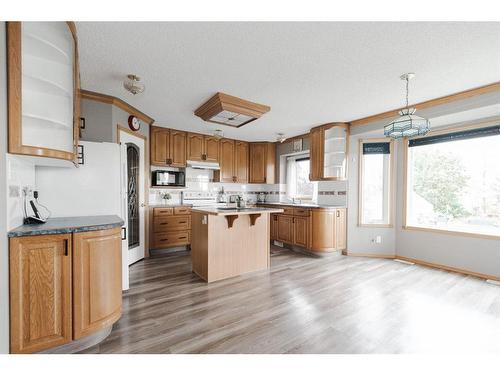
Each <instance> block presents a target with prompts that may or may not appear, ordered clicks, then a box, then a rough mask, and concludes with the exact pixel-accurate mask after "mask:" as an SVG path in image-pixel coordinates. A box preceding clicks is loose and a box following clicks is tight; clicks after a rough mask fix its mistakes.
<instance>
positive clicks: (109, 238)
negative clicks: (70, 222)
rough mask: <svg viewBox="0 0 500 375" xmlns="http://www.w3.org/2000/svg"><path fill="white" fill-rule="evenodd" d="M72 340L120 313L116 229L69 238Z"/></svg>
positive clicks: (120, 269)
mask: <svg viewBox="0 0 500 375" xmlns="http://www.w3.org/2000/svg"><path fill="white" fill-rule="evenodd" d="M73 249H74V253H73V259H74V261H73V337H74V338H75V339H79V338H81V337H84V336H87V335H90V334H92V333H95V332H97V331H99V330H101V329H103V328H105V327H107V326H109V325H110V324H113V323H114V322H116V321H117V320H118V319H119V318H120V316H121V311H122V272H121V271H122V266H121V257H122V251H121V235H120V228H115V229H108V230H102V231H93V232H82V233H75V234H74V235H73Z"/></svg>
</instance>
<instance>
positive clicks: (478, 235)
mask: <svg viewBox="0 0 500 375" xmlns="http://www.w3.org/2000/svg"><path fill="white" fill-rule="evenodd" d="M403 230H413V231H421V232H430V233H439V234H446V235H450V236H460V237H475V238H484V239H489V240H500V235H498V236H496V235H493V234H482V233H472V232H460V231H453V230H445V229H437V228H428V227H415V226H411V225H403Z"/></svg>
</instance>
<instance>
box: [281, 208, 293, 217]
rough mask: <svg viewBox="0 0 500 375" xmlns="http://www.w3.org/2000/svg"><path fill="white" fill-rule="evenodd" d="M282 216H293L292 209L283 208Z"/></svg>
mask: <svg viewBox="0 0 500 375" xmlns="http://www.w3.org/2000/svg"><path fill="white" fill-rule="evenodd" d="M283 215H293V208H292V207H283Z"/></svg>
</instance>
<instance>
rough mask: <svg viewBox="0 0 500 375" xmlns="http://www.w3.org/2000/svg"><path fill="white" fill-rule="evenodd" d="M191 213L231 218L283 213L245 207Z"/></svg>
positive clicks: (208, 208)
mask: <svg viewBox="0 0 500 375" xmlns="http://www.w3.org/2000/svg"><path fill="white" fill-rule="evenodd" d="M191 212H199V213H202V214H207V215H216V216H233V215H250V214H277V213H281V212H283V209H281V208H265V207H246V208H223V209H220V208H217V207H196V208H194V207H193V208H192V209H191Z"/></svg>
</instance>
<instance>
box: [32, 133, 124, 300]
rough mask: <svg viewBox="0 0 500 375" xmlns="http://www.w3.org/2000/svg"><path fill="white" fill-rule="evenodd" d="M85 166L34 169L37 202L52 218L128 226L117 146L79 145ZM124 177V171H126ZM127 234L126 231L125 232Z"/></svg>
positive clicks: (106, 143) (104, 144) (119, 152)
mask: <svg viewBox="0 0 500 375" xmlns="http://www.w3.org/2000/svg"><path fill="white" fill-rule="evenodd" d="M80 145H82V146H83V157H84V163H83V164H82V165H79V166H78V168H76V167H74V166H68V167H64V168H63V167H45V166H37V167H36V169H35V184H36V189H37V190H38V191H39V201H40V203H42V204H43V205H45V206H47V207H48V209H49V210H50V211H51V216H52V217H69V216H95V215H118V216H120V217H121V218H122V219H123V220H124V222H125V223H124V227H126V226H127V220H126V219H127V216H126V209H127V196H126V191H123V190H124V188H123V184H122V179H123V178H126V175H125V176H122V173H121V170H122V168H123V163H122V161H121V156H120V155H121V151H120V145H119V144H117V143H108V142H86V141H81V142H80ZM125 173H126V170H125ZM127 232H128V230H127ZM128 276H129V275H128V241H127V240H126V239H123V240H122V289H123V290H126V289H128V288H129V277H128Z"/></svg>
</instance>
